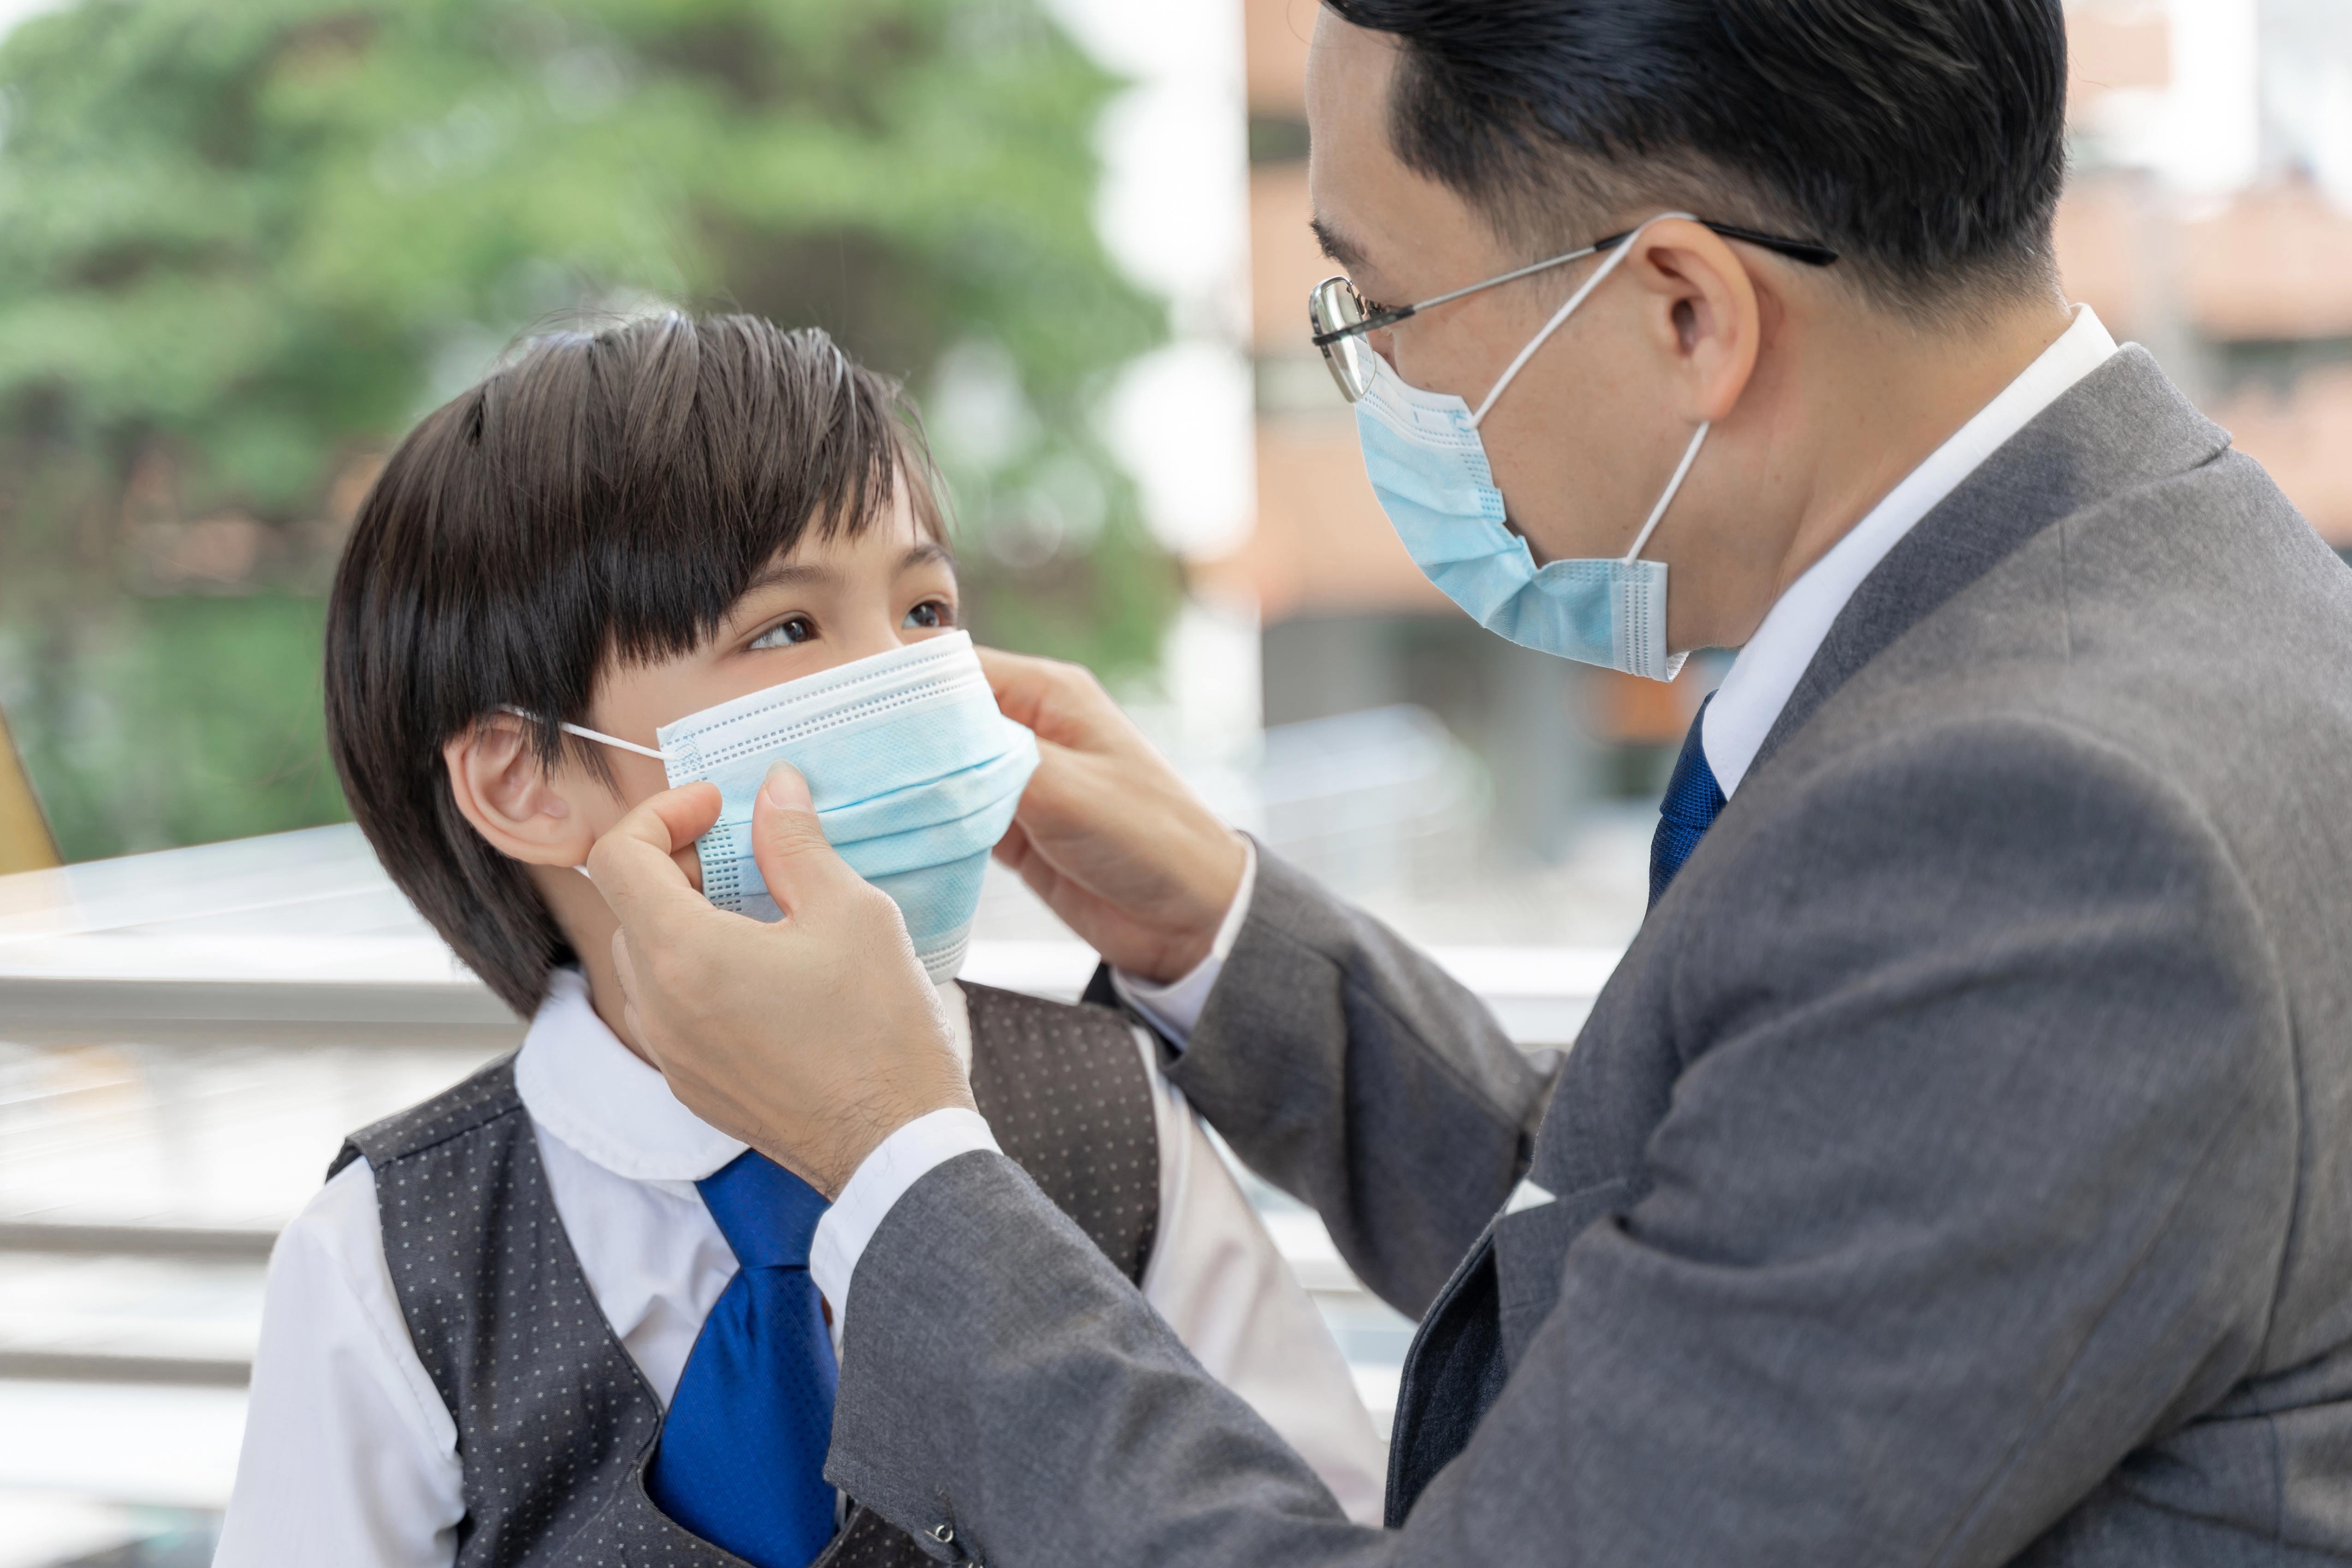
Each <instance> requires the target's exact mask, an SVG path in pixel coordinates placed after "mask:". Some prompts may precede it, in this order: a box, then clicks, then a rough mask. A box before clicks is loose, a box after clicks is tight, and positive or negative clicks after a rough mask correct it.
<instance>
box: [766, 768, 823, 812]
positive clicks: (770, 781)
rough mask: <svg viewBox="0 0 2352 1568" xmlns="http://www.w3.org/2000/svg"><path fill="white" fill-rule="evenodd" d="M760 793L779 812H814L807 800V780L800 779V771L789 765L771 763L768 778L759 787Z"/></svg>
mask: <svg viewBox="0 0 2352 1568" xmlns="http://www.w3.org/2000/svg"><path fill="white" fill-rule="evenodd" d="M760 793H761V794H762V795H766V796H767V797H768V804H769V805H772V806H774V807H775V808H776V809H777V810H779V811H814V810H815V809H816V805H815V803H814V801H812V800H810V799H809V787H808V780H806V779H804V778H803V777H801V771H800V769H798V768H796V767H794V766H793V764H792V763H770V764H769V767H768V776H767V778H766V779H765V780H764V781H763V782H762V783H761V785H760Z"/></svg>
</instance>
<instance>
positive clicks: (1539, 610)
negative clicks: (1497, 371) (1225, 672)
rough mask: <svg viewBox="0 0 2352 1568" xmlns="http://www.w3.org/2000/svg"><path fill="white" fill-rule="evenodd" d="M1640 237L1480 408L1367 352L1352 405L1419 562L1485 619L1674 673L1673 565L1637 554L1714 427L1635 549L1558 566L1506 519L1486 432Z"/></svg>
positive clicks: (1380, 482)
mask: <svg viewBox="0 0 2352 1568" xmlns="http://www.w3.org/2000/svg"><path fill="white" fill-rule="evenodd" d="M1664 216H1671V217H1680V216H1687V215H1685V214H1680V213H1671V214H1666V215H1664ZM1650 221H1651V222H1652V223H1654V222H1656V221H1657V219H1655V218H1653V219H1651V220H1650ZM1648 226H1649V224H1643V226H1642V228H1647V227H1648ZM1641 233H1642V229H1639V228H1637V229H1635V230H1634V231H1633V233H1632V234H1631V235H1628V236H1627V237H1625V239H1624V241H1623V242H1622V244H1620V245H1618V246H1617V247H1615V248H1614V249H1612V251H1611V252H1610V254H1609V258H1608V259H1607V260H1606V261H1603V262H1602V263H1601V266H1600V267H1599V268H1596V269H1595V270H1594V271H1593V274H1592V276H1591V278H1589V279H1585V282H1584V286H1583V287H1582V288H1580V289H1577V290H1576V292H1575V293H1574V294H1572V295H1570V297H1569V300H1568V303H1566V304H1565V305H1562V306H1561V307H1560V308H1559V310H1558V312H1556V313H1555V314H1554V315H1553V316H1552V318H1551V320H1550V321H1548V322H1546V323H1545V325H1544V329H1543V331H1540V332H1538V333H1537V334H1536V335H1535V337H1534V338H1533V339H1531V340H1530V341H1529V342H1528V345H1527V347H1525V348H1523V349H1521V350H1520V351H1519V354H1518V357H1517V359H1514V360H1513V361H1512V362H1511V363H1510V366H1509V368H1508V369H1507V370H1505V371H1504V372H1503V374H1502V378H1501V379H1500V380H1498V381H1496V383H1495V385H1494V387H1493V389H1492V390H1490V391H1489V392H1488V393H1487V394H1486V401H1485V402H1484V403H1481V404H1480V405H1478V408H1477V411H1476V412H1475V413H1473V412H1472V411H1471V408H1470V405H1468V404H1466V403H1465V402H1463V401H1462V399H1460V398H1459V397H1456V396H1454V395H1452V394H1451V393H1439V392H1423V391H1422V390H1421V389H1420V388H1418V387H1415V386H1409V385H1407V384H1405V381H1404V378H1403V377H1402V376H1400V375H1398V374H1397V373H1396V371H1395V369H1394V368H1393V367H1392V366H1391V365H1390V363H1388V361H1387V359H1386V358H1384V357H1382V356H1381V355H1378V354H1374V355H1372V356H1370V357H1371V359H1372V378H1371V385H1370V388H1369V389H1368V390H1367V391H1366V392H1365V394H1364V395H1363V396H1362V397H1361V398H1360V399H1358V400H1357V403H1356V433H1357V437H1358V438H1359V439H1360V441H1361V442H1362V444H1363V448H1364V468H1365V471H1366V473H1367V474H1368V475H1370V479H1371V481H1372V489H1373V492H1374V493H1375V494H1377V495H1378V496H1379V497H1380V502H1381V510H1383V511H1385V512H1387V513H1388V516H1389V521H1390V522H1391V524H1392V525H1393V526H1394V527H1395V529H1396V531H1397V537H1398V538H1400V539H1402V540H1403V541H1404V547H1405V549H1406V551H1407V552H1409V553H1410V554H1411V555H1412V560H1413V564H1415V565H1416V566H1419V567H1420V568H1421V570H1422V573H1423V575H1425V576H1426V577H1428V579H1429V580H1430V581H1431V582H1432V583H1434V584H1437V586H1438V587H1439V589H1441V590H1442V591H1443V592H1444V595H1445V596H1446V597H1447V598H1449V599H1452V600H1453V601H1454V603H1455V604H1457V605H1461V606H1462V607H1463V608H1464V609H1465V610H1467V611H1469V612H1470V615H1471V616H1472V617H1473V618H1474V619H1475V620H1476V621H1477V622H1478V624H1479V625H1480V626H1485V627H1486V629H1487V630H1489V631H1491V632H1495V633H1497V634H1499V635H1500V636H1503V637H1508V638H1509V639H1510V640H1511V641H1513V642H1515V643H1517V644H1519V645H1520V646H1521V647H1532V648H1538V649H1541V650H1542V651H1543V652H1545V653H1550V654H1558V655H1559V657H1561V658H1573V659H1578V660H1580V661H1581V662H1583V663H1586V664H1597V665H1601V666H1604V667H1606V668H1612V669H1622V670H1623V671H1625V672H1626V673H1627V674H1629V675H1644V676H1648V677H1650V678H1651V679H1654V680H1672V679H1674V678H1675V674H1676V673H1677V672H1678V671H1679V670H1680V669H1681V668H1682V667H1683V659H1684V658H1685V655H1682V654H1668V653H1667V652H1666V564H1665V563H1664V562H1663V561H1643V560H1642V559H1640V557H1641V553H1642V547H1643V545H1645V544H1647V543H1649V542H1650V535H1651V534H1652V533H1653V532H1654V531H1655V530H1656V529H1657V526H1658V521H1659V520H1660V519H1661V518H1663V517H1664V516H1665V515H1666V507H1667V505H1668V503H1669V502H1671V501H1672V500H1674V499H1675V491H1676V490H1678V489H1681V488H1682V482H1683V477H1684V476H1685V475H1686V474H1688V473H1689V472H1690V468H1691V464H1692V463H1693V462H1694V461H1695V460H1696V458H1697V457H1698V449H1699V445H1700V443H1702V442H1704V441H1705V440H1706V432H1707V428H1708V427H1707V426H1706V425H1701V426H1699V427H1698V433H1697V434H1696V435H1695V436H1693V437H1691V442H1690V446H1689V447H1687V448H1685V451H1684V452H1683V460H1682V463H1681V465H1680V466H1679V467H1677V468H1675V476H1674V478H1673V479H1670V480H1668V481H1667V483H1666V488H1665V491H1664V494H1662V495H1660V496H1659V497H1658V504H1657V505H1656V506H1655V507H1654V508H1652V509H1651V511H1650V520H1649V521H1647V522H1645V523H1643V525H1642V531H1641V532H1640V533H1639V534H1637V535H1636V536H1635V537H1634V540H1633V548H1632V549H1630V550H1628V551H1626V552H1625V553H1624V554H1623V555H1622V556H1619V557H1613V558H1612V557H1603V558H1600V559H1591V560H1577V561H1554V562H1550V563H1547V564H1545V565H1543V566H1541V567H1538V566H1537V564H1536V563H1535V557H1534V556H1533V555H1532V554H1531V553H1529V552H1528V542H1527V541H1526V540H1524V539H1522V538H1520V537H1519V536H1518V535H1517V534H1516V533H1513V532H1512V531H1510V529H1509V528H1508V527H1507V526H1506V525H1505V523H1504V515H1505V514H1504V510H1503V492H1502V490H1501V489H1498V488H1497V487H1496V483H1495V476H1494V471H1493V470H1492V469H1491V468H1489V467H1488V466H1487V462H1486V443H1485V442H1484V441H1483V440H1482V439H1480V437H1479V435H1478V426H1479V425H1480V424H1481V423H1482V422H1483V421H1484V420H1485V419H1486V414H1487V411H1488V410H1489V409H1491V408H1493V407H1494V406H1495V400H1496V398H1499V397H1500V396H1502V395H1503V390H1504V388H1506V387H1507V386H1509V385H1510V384H1511V383H1512V381H1513V380H1514V379H1516V378H1517V375H1518V374H1519V371H1520V370H1521V369H1522V368H1523V367H1524V366H1525V365H1526V364H1527V363H1528V360H1530V359H1532V358H1533V357H1534V356H1535V352H1536V351H1537V350H1538V349H1539V348H1541V347H1543V345H1544V343H1545V342H1547V341H1549V339H1550V337H1551V335H1552V334H1553V333H1554V332H1556V331H1559V329H1560V327H1561V326H1562V325H1563V324H1565V323H1566V322H1567V321H1568V319H1569V317H1570V315H1572V314H1574V313H1575V310H1576V308H1577V307H1578V306H1580V305H1581V304H1583V303H1584V301H1585V300H1586V299H1587V298H1588V297H1589V296H1590V295H1591V293H1592V291H1593V290H1594V289H1597V288H1599V287H1600V286H1601V281H1602V279H1606V278H1607V277H1608V276H1609V274H1610V273H1611V272H1612V271H1614V270H1615V269H1616V268H1617V264H1618V263H1619V262H1621V261H1622V260H1624V258H1626V257H1628V256H1630V255H1632V254H1633V242H1634V240H1635V239H1637V238H1639V237H1640V236H1641Z"/></svg>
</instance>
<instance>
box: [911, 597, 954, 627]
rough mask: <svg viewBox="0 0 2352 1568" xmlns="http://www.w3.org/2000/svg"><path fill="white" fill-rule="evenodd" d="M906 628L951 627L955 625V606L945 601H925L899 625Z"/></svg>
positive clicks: (912, 610)
mask: <svg viewBox="0 0 2352 1568" xmlns="http://www.w3.org/2000/svg"><path fill="white" fill-rule="evenodd" d="M898 624H899V625H900V626H953V625H955V606H954V605H950V604H949V603H948V602H947V601H946V600H944V599H925V600H924V601H923V602H922V603H921V604H919V605H916V606H915V607H914V608H913V609H911V610H908V612H907V618H906V619H905V620H903V621H901V622H899V623H898Z"/></svg>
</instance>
